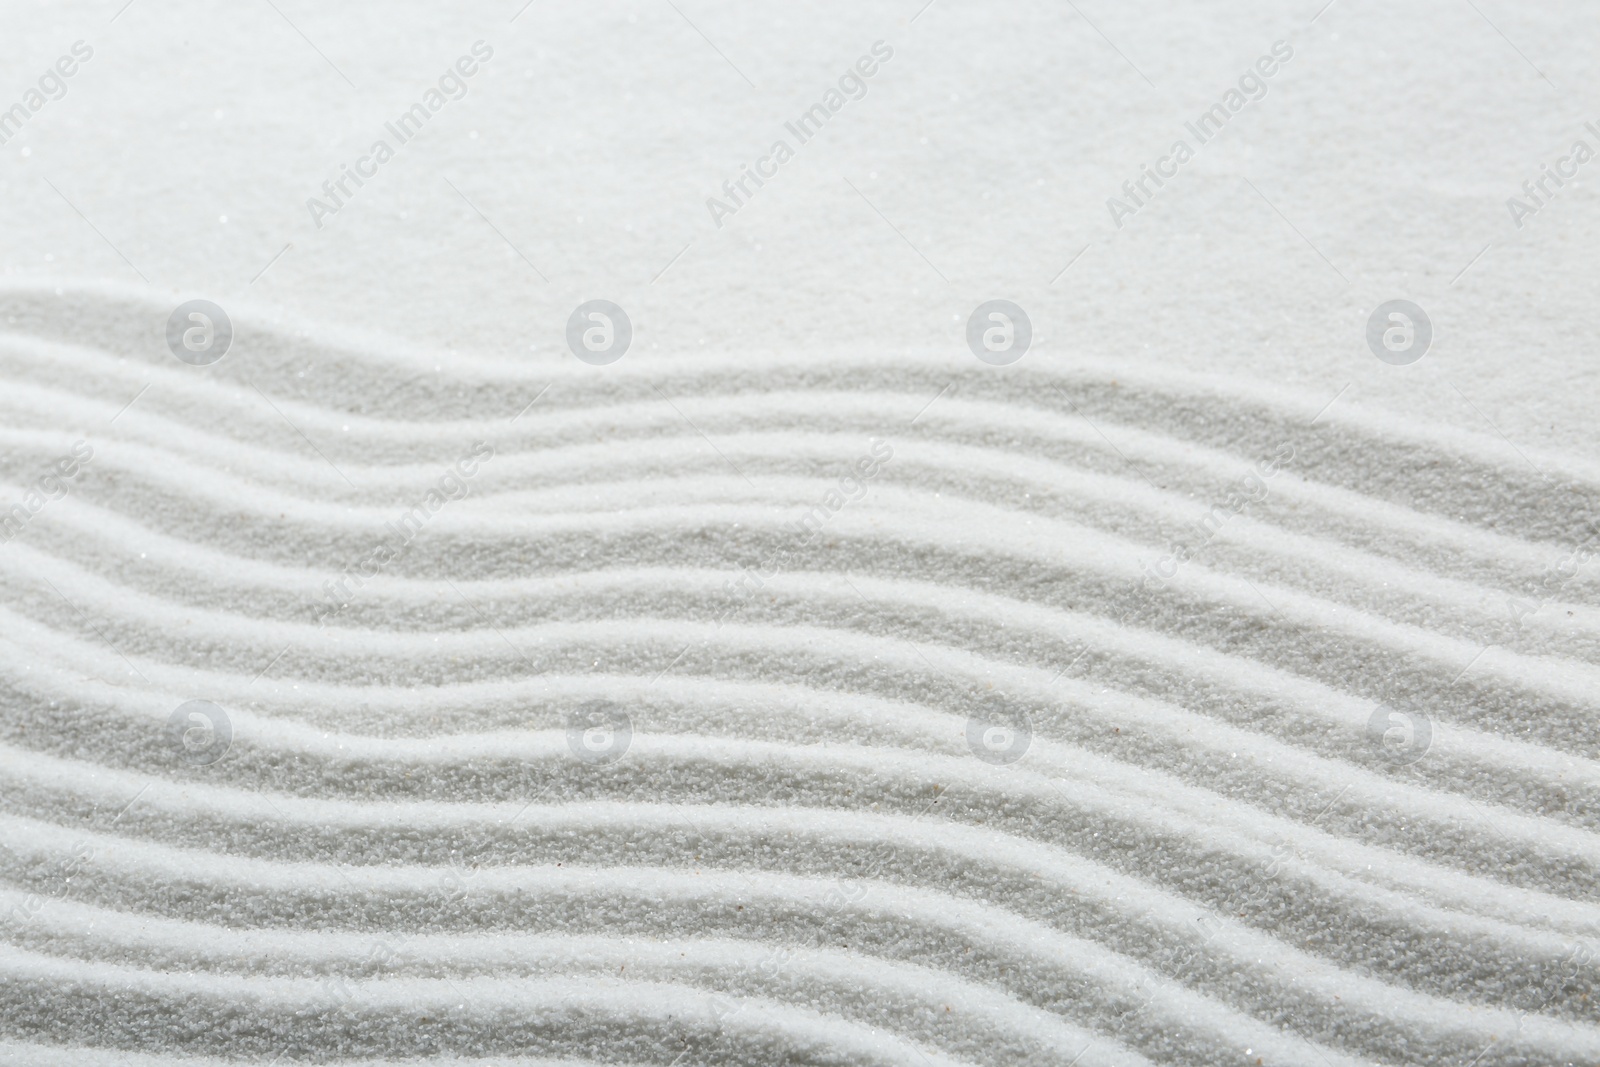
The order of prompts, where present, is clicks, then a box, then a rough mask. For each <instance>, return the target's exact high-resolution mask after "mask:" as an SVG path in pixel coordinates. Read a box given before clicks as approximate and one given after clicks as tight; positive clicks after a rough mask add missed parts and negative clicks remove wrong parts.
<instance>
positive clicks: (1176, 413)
mask: <svg viewBox="0 0 1600 1067" xmlns="http://www.w3.org/2000/svg"><path fill="white" fill-rule="evenodd" d="M13 299H15V298H14V297H13ZM96 299H97V297H96V296H94V295H88V296H86V297H83V298H79V299H65V298H64V300H65V303H66V304H70V305H71V306H73V307H74V309H75V313H76V314H81V315H83V316H84V320H83V321H82V322H80V323H77V324H76V325H75V327H74V328H73V329H71V330H67V331H62V330H61V329H60V326H61V325H62V324H61V322H60V320H57V319H55V318H52V319H51V320H50V321H49V323H48V324H39V325H48V327H49V329H48V330H42V331H37V332H39V333H42V334H46V335H49V336H54V337H56V338H57V339H60V340H71V339H72V334H73V333H74V332H75V331H77V330H87V331H88V332H87V333H86V334H80V338H81V341H87V342H89V343H90V345H92V344H93V341H94V340H101V339H103V333H100V334H96V332H95V331H93V330H92V329H90V328H89V324H90V323H92V322H93V321H94V320H95V319H97V318H99V317H100V316H99V313H97V312H96V311H94V310H91V309H92V308H93V307H94V305H95V301H96ZM7 303H8V301H7V298H6V296H4V295H0V309H3V308H4V307H5V306H6V305H7ZM169 310H170V309H169ZM148 313H150V314H155V315H156V316H157V317H156V318H155V319H152V320H150V321H153V322H158V323H159V322H164V321H165V315H166V312H164V311H163V312H156V311H155V310H154V308H153V307H152V308H151V309H150V310H149V312H148ZM30 317H33V318H35V319H37V316H30ZM15 325H18V326H19V327H21V328H23V329H26V328H27V327H26V325H25V324H24V323H17V324H15ZM152 340H153V338H152ZM8 341H9V346H10V348H9V352H10V354H11V356H12V358H11V360H9V361H8V362H6V363H0V368H4V369H6V370H7V372H8V373H10V374H11V375H12V376H15V377H26V376H27V372H29V371H33V372H36V373H48V368H58V367H59V368H61V370H62V373H63V380H68V379H71V378H74V377H78V378H81V377H82V376H83V372H84V371H87V370H88V369H89V368H90V367H91V366H95V365H97V364H98V365H99V366H115V365H116V363H115V361H114V360H111V359H107V358H106V356H107V355H110V354H111V353H102V352H98V351H96V350H94V349H93V348H92V347H81V345H80V346H79V347H75V348H71V349H68V350H65V351H63V350H62V349H61V348H60V347H59V346H55V347H53V348H52V349H51V351H50V353H49V356H48V357H47V356H46V355H45V354H44V353H42V352H40V351H39V350H37V349H35V350H33V351H28V352H19V351H17V350H18V348H19V347H21V348H27V347H29V346H28V345H27V344H25V343H24V339H23V337H22V336H21V335H20V334H19V333H12V334H10V335H9V337H8ZM316 349H317V345H316V342H315V341H314V340H312V339H307V338H291V337H288V336H284V335H281V334H279V335H276V336H274V332H273V331H272V330H271V329H270V328H269V329H267V330H265V331H264V332H262V333H261V334H260V335H259V336H258V338H257V341H256V343H255V344H253V345H252V352H251V360H250V371H249V375H248V384H246V376H245V374H244V372H243V370H242V369H240V368H241V367H242V364H241V363H235V362H232V361H225V362H224V363H222V364H219V365H217V366H216V367H213V368H208V369H207V372H205V377H206V378H207V379H208V380H215V381H216V382H217V383H219V385H218V387H219V388H229V386H224V385H222V384H221V383H231V387H232V388H234V389H236V390H237V389H264V390H265V392H266V393H269V394H273V395H276V396H277V397H278V398H279V400H280V401H282V402H284V403H293V402H294V401H292V400H291V399H290V398H293V397H306V396H310V397H314V398H315V402H314V403H313V404H312V405H311V406H313V407H320V408H323V409H332V410H334V411H337V412H341V413H349V414H352V415H357V414H361V413H363V412H367V411H371V410H372V408H371V405H372V403H373V398H374V397H378V398H383V399H382V403H384V404H386V405H388V408H387V409H386V410H384V412H383V414H384V415H385V416H386V417H388V418H391V419H398V420H404V421H413V422H415V421H427V422H441V421H449V420H451V419H456V420H477V421H480V422H481V421H482V420H484V419H485V418H486V417H487V418H490V419H492V418H493V417H494V413H500V415H501V417H503V418H506V419H508V420H509V418H511V417H512V416H513V415H515V413H516V410H517V408H519V407H520V405H517V404H512V403H508V402H507V396H508V395H520V394H522V393H526V394H527V395H528V397H529V398H530V399H531V398H532V397H533V396H535V395H537V393H538V390H539V389H540V388H542V387H543V386H545V385H550V384H552V383H554V385H553V386H552V389H553V392H555V393H556V394H557V396H552V397H551V398H549V399H550V400H551V406H553V407H554V406H568V405H571V404H573V403H579V404H581V403H584V402H585V401H586V400H587V398H588V397H589V396H600V397H603V398H604V399H605V402H607V403H612V404H614V403H617V402H618V401H626V400H629V399H639V400H648V401H649V402H652V403H655V402H659V399H660V393H659V392H658V390H657V387H656V385H655V383H656V382H657V381H667V382H670V383H672V385H673V387H674V391H669V393H668V395H680V396H689V395H705V394H716V393H719V392H720V393H727V392H732V393H773V392H779V393H781V392H787V391H795V390H801V389H809V390H815V389H819V388H824V387H826V386H827V385H830V384H831V385H833V387H834V388H836V389H838V390H839V391H859V390H862V389H863V388H865V389H868V390H872V389H884V388H887V389H890V390H892V391H895V392H900V393H903V394H906V395H907V396H908V399H909V398H912V397H917V396H920V397H923V398H927V397H931V396H934V395H935V394H937V393H939V392H940V391H941V389H944V388H947V387H953V388H954V390H955V391H956V392H957V394H958V395H963V396H968V397H980V398H983V399H988V400H991V401H994V402H997V403H1003V404H1006V405H1011V406H1017V405H1020V406H1022V407H1024V408H1028V407H1032V408H1038V407H1041V406H1048V407H1049V408H1050V409H1052V410H1054V411H1057V412H1059V413H1062V414H1063V415H1070V414H1073V413H1085V414H1087V415H1088V416H1090V417H1094V418H1096V419H1097V420H1098V419H1100V418H1104V419H1106V420H1109V421H1111V422H1113V423H1123V424H1127V425H1135V426H1159V427H1161V428H1162V429H1163V430H1164V431H1165V432H1167V433H1169V434H1171V433H1176V434H1177V435H1178V436H1181V437H1184V438H1186V439H1189V440H1192V441H1194V442H1196V443H1199V444H1204V445H1208V446H1216V447H1222V448H1225V449H1232V450H1234V451H1235V452H1242V453H1243V454H1244V455H1247V456H1250V457H1252V458H1253V457H1259V456H1270V455H1272V454H1273V453H1274V451H1275V449H1276V448H1277V447H1278V446H1279V445H1280V444H1281V443H1283V442H1285V441H1294V440H1297V439H1303V438H1306V437H1308V436H1310V437H1311V438H1312V439H1314V440H1316V441H1317V443H1318V446H1319V447H1318V449H1317V454H1316V455H1314V456H1309V455H1308V456H1307V460H1308V463H1307V465H1308V466H1315V467H1316V468H1317V470H1318V472H1319V478H1320V479H1321V480H1323V481H1324V482H1329V483H1332V484H1335V485H1340V486H1344V487H1346V488H1355V487H1358V486H1359V487H1363V488H1365V489H1366V491H1367V493H1368V495H1374V494H1372V492H1371V490H1372V488H1373V471H1372V466H1371V463H1370V462H1368V457H1369V456H1370V455H1371V454H1372V450H1373V448H1374V447H1375V444H1376V440H1375V439H1381V441H1382V447H1383V448H1384V449H1385V452H1386V454H1387V455H1388V457H1389V458H1390V462H1389V463H1388V464H1386V468H1385V469H1386V474H1387V475H1388V477H1389V478H1390V479H1391V480H1390V481H1389V482H1388V483H1386V484H1383V485H1382V488H1383V489H1384V490H1386V494H1379V495H1386V496H1387V497H1388V498H1390V499H1395V500H1400V501H1404V502H1406V503H1409V504H1410V505H1411V506H1413V507H1418V508H1420V509H1421V510H1425V511H1430V512H1433V513H1435V514H1438V515H1442V516H1448V517H1450V518H1453V519H1457V520H1460V519H1463V518H1471V519H1473V520H1475V521H1476V522H1477V524H1479V525H1485V526H1495V527H1498V528H1501V529H1504V528H1506V527H1507V526H1508V525H1509V526H1512V527H1513V528H1520V529H1522V530H1523V531H1524V533H1525V535H1526V536H1529V537H1530V538H1531V539H1533V540H1540V541H1550V542H1557V543H1576V542H1577V541H1580V540H1581V539H1582V538H1583V537H1584V536H1585V534H1586V532H1587V529H1588V527H1587V526H1586V525H1585V523H1584V522H1583V521H1582V520H1581V516H1582V515H1584V514H1590V515H1592V514H1596V513H1600V507H1597V506H1596V505H1597V504H1600V465H1596V464H1594V463H1593V462H1591V461H1583V460H1579V459H1576V458H1574V457H1556V456H1549V455H1544V454H1540V455H1538V456H1536V457H1534V458H1535V459H1536V460H1537V462H1538V464H1539V466H1540V467H1541V468H1542V469H1543V470H1545V471H1555V472H1556V473H1557V474H1558V476H1559V477H1557V478H1547V480H1543V481H1540V480H1534V479H1529V478H1527V477H1526V475H1525V473H1524V470H1523V469H1522V466H1521V465H1522V464H1523V462H1524V461H1523V460H1522V459H1521V458H1520V457H1518V456H1517V455H1516V454H1515V453H1514V452H1510V451H1508V450H1507V449H1506V448H1505V447H1504V444H1503V442H1502V441H1500V440H1499V439H1497V438H1492V437H1474V436H1471V435H1467V434H1463V433H1461V432H1459V431H1453V430H1448V429H1446V428H1443V427H1419V426H1417V425H1415V424H1413V423H1410V422H1407V421H1406V420H1402V419H1399V418H1395V417H1392V416H1388V417H1386V416H1377V415H1373V414H1369V413H1361V414H1356V413H1353V412H1350V411H1348V410H1341V409H1338V408H1335V409H1334V410H1332V411H1331V412H1329V413H1327V414H1326V415H1322V416H1321V417H1317V416H1318V415H1319V412H1318V409H1319V408H1320V407H1322V406H1323V405H1324V404H1325V400H1324V399H1314V398H1306V397H1295V396H1292V395H1291V394H1287V393H1284V392H1282V391H1278V390H1273V389H1270V388H1267V387H1263V386H1261V385H1260V384H1259V383H1248V384H1246V383H1242V382H1239V383H1235V382H1228V381H1226V380H1224V379H1221V378H1219V377H1217V376H1215V375H1208V376H1205V377H1200V376H1195V375H1187V374H1184V373H1183V372H1181V371H1178V370H1176V369H1168V370H1164V371H1163V374H1162V376H1161V378H1160V379H1153V378H1149V377H1147V376H1145V375H1142V374H1140V373H1138V372H1130V371H1129V369H1128V368H1126V367H1117V368H1112V367H1110V366H1095V365H1093V364H1091V363H1089V362H1087V361H1075V362H1074V365H1073V366H1072V367H1070V368H1067V369H1059V370H1048V369H1043V368H1042V367H1034V368H1032V369H1029V370H1027V371H1024V372H1022V373H1020V374H1016V375H995V374H992V373H987V372H985V371H984V370H982V369H978V368H971V367H963V368H959V369H955V368H952V367H951V366H950V365H949V364H948V363H947V362H946V361H945V360H943V359H942V358H937V359H935V358H928V357H920V358H919V357H916V356H911V357H906V356H899V355H897V356H895V357H893V358H886V357H882V356H878V357H865V358H864V357H863V356H862V355H861V354H858V353H851V354H850V355H849V356H848V357H846V356H844V355H842V354H841V355H832V356H827V357H825V358H823V359H820V360H818V359H809V360H805V361H799V360H796V361H793V362H788V363H785V362H778V363H776V364H774V363H770V362H768V363H765V364H764V365H762V366H761V367H760V368H759V369H756V368H742V367H739V366H737V365H733V366H730V365H728V364H727V363H726V362H725V361H722V360H719V359H715V358H710V359H700V360H679V361H676V362H674V363H672V364H669V365H666V366H665V367H664V368H660V369H651V368H647V367H645V366H643V365H641V364H626V363H625V364H622V365H620V366H618V367H615V368H611V371H612V373H609V374H607V375H605V376H604V377H597V376H596V375H594V374H593V373H592V371H590V370H589V369H588V368H583V367H581V366H576V365H573V364H570V363H555V364H545V365H541V366H539V367H537V368H534V367H527V366H519V367H513V365H509V364H500V365H497V366H496V367H494V369H493V370H492V371H490V370H488V368H487V367H486V366H471V367H469V366H460V365H459V364H460V363H461V361H460V360H459V359H456V360H454V361H453V366H452V371H451V373H449V374H444V373H442V372H440V371H439V370H438V369H436V368H438V367H441V366H442V364H441V363H439V362H438V361H436V360H432V359H430V358H428V357H424V356H420V355H413V356H411V357H409V359H410V362H411V363H412V366H413V367H414V369H415V371H416V374H415V375H414V376H413V377H411V378H409V379H406V380H405V381H403V382H402V383H401V386H400V387H399V388H397V387H396V384H395V377H396V373H397V368H396V366H395V363H396V361H397V359H400V360H405V359H406V358H407V357H404V356H400V355H399V354H398V353H397V352H396V351H394V350H393V349H392V348H387V347H386V349H385V351H384V352H383V353H382V354H381V355H378V354H376V353H366V352H360V351H355V350H352V349H350V348H341V349H338V350H336V351H326V352H324V353H322V354H321V357H320V359H319V358H318V356H317V355H313V353H314V352H315V351H316ZM69 353H70V354H71V355H74V356H76V357H77V358H78V360H79V361H80V362H79V363H78V364H77V365H75V366H73V367H71V369H70V370H67V369H66V368H65V367H64V366H63V364H64V363H65V362H66V360H67V357H68V354H69ZM115 354H116V355H119V356H124V357H126V358H127V360H128V361H129V363H131V364H134V365H138V364H145V365H147V373H146V375H145V377H146V379H148V378H149V377H150V375H152V374H153V375H156V376H159V377H163V378H171V379H175V380H176V379H189V380H193V379H195V378H197V377H198V376H197V375H194V374H192V373H190V372H189V371H188V370H187V369H183V368H174V367H172V366H171V364H170V362H169V361H168V357H167V356H166V354H165V352H164V351H163V350H162V349H161V348H160V347H159V346H158V345H135V346H132V347H129V348H126V349H124V350H122V351H119V352H117V353H115ZM51 357H53V358H51ZM150 364H154V366H148V365H150ZM402 373H403V372H402ZM1041 384H1042V385H1043V386H1044V388H1040V385H1041ZM136 387H137V386H136ZM558 397H559V399H558ZM917 406H920V402H919V403H918V404H916V405H913V406H912V407H911V408H910V409H909V411H908V413H907V415H906V416H904V417H905V418H906V419H907V420H909V419H910V417H911V413H914V412H915V411H916V408H917ZM286 410H288V409H287V408H286ZM294 413H295V414H297V415H302V416H303V415H304V414H305V412H304V411H301V410H299V409H298V408H297V409H296V410H295V412H294ZM217 421H218V424H221V423H225V422H226V421H228V420H227V419H226V418H225V417H220V416H219V417H218V418H217ZM1241 427H1242V428H1244V432H1243V435H1242V436H1241ZM1524 454H1527V453H1526V450H1524ZM1490 498H1492V499H1495V500H1496V501H1497V504H1496V511H1495V512H1494V513H1493V514H1488V513H1486V512H1485V510H1484V500H1485V499H1490Z"/></svg>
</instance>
